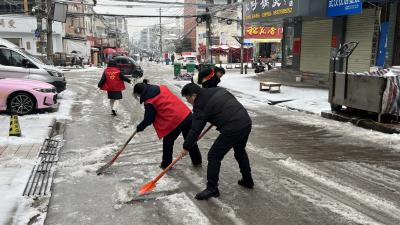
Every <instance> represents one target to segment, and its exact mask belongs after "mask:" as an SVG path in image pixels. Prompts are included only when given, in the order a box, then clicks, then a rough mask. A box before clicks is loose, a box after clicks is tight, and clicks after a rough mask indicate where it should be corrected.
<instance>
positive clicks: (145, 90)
mask: <svg viewBox="0 0 400 225" xmlns="http://www.w3.org/2000/svg"><path fill="white" fill-rule="evenodd" d="M133 94H134V96H135V97H136V98H139V99H140V104H143V103H144V108H145V112H144V119H143V121H142V122H141V123H140V124H139V125H138V126H137V127H136V130H137V131H138V132H141V131H143V130H144V129H145V128H146V127H147V126H149V125H151V124H153V126H154V129H155V130H156V132H157V135H158V137H159V138H160V139H161V138H162V139H163V156H162V162H161V165H160V167H161V168H162V169H165V168H166V167H167V166H168V165H169V164H170V163H171V162H172V153H173V147H174V142H175V140H176V139H177V138H178V136H179V135H180V134H182V135H183V137H184V138H186V136H187V134H188V132H189V130H190V126H191V125H192V112H191V111H190V109H189V107H187V106H186V104H185V103H184V102H183V101H182V100H181V99H180V98H179V97H178V96H176V95H174V94H173V93H172V92H171V91H170V90H169V89H168V88H167V87H166V86H164V85H160V86H158V85H151V84H148V83H147V80H143V83H138V84H136V85H135V86H134V88H133ZM188 150H189V154H190V157H191V159H192V163H193V165H194V166H201V162H202V160H201V154H200V150H199V148H198V146H197V144H196V145H192V146H190V148H188Z"/></svg>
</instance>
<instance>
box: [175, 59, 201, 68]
mask: <svg viewBox="0 0 400 225" xmlns="http://www.w3.org/2000/svg"><path fill="white" fill-rule="evenodd" d="M178 62H179V63H181V64H182V68H183V69H186V65H187V64H195V65H196V67H197V66H198V65H199V63H198V62H197V58H196V56H184V57H180V58H178Z"/></svg>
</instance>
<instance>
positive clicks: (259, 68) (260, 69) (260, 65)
mask: <svg viewBox="0 0 400 225" xmlns="http://www.w3.org/2000/svg"><path fill="white" fill-rule="evenodd" d="M265 66H267V69H268V70H271V69H272V65H271V63H270V62H267V63H263V62H262V61H259V62H257V64H256V65H255V69H254V72H255V73H261V72H264V71H265Z"/></svg>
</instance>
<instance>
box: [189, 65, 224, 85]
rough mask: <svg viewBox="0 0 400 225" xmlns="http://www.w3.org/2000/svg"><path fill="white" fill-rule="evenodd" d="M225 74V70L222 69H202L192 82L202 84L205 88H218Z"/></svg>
mask: <svg viewBox="0 0 400 225" xmlns="http://www.w3.org/2000/svg"><path fill="white" fill-rule="evenodd" d="M224 74H225V69H224V68H222V67H212V68H205V69H202V70H201V71H200V72H199V73H198V74H197V75H195V76H193V78H192V82H193V83H195V84H201V86H202V87H203V88H213V87H217V86H218V84H219V82H221V77H222V76H223V75H224Z"/></svg>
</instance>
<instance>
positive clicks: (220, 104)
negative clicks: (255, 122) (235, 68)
mask: <svg viewBox="0 0 400 225" xmlns="http://www.w3.org/2000/svg"><path fill="white" fill-rule="evenodd" d="M193 108H194V109H195V110H196V109H200V110H201V111H202V112H203V113H204V115H205V116H206V118H207V121H208V122H210V123H211V124H213V125H215V126H216V127H217V129H218V130H219V131H220V132H222V133H224V132H234V131H237V130H240V129H242V128H243V127H246V126H248V125H251V119H250V116H249V114H248V113H247V110H246V109H245V108H244V107H243V105H242V104H241V103H240V102H239V101H238V100H237V99H236V98H235V97H234V96H233V95H232V94H231V93H230V92H228V91H227V90H225V89H224V88H220V87H215V88H211V89H203V90H201V91H200V93H199V95H198V96H197V99H196V101H195V104H194V107H193Z"/></svg>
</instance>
